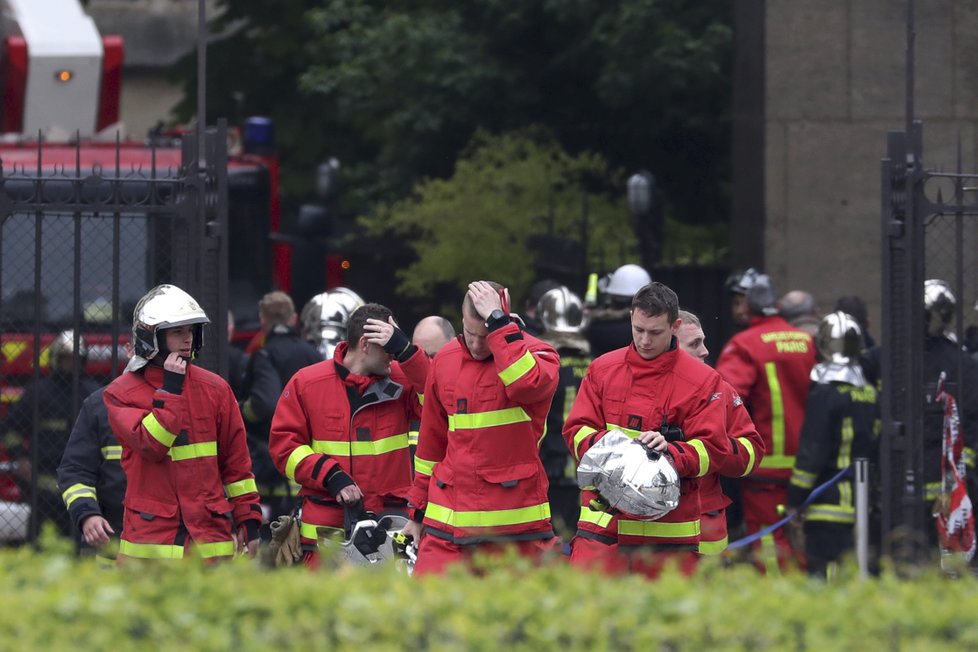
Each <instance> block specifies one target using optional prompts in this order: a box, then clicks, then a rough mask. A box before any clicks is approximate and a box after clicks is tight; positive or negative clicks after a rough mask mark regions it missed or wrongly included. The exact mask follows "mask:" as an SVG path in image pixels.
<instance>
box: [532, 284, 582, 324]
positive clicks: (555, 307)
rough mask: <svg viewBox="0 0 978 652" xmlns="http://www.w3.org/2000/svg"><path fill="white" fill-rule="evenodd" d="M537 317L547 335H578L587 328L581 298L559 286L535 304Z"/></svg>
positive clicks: (548, 291)
mask: <svg viewBox="0 0 978 652" xmlns="http://www.w3.org/2000/svg"><path fill="white" fill-rule="evenodd" d="M537 317H538V318H539V319H540V323H541V324H543V328H544V330H545V331H547V332H548V333H574V334H576V333H580V332H581V331H583V330H584V329H585V328H587V323H588V318H587V315H586V314H584V302H582V301H581V298H580V297H579V296H577V295H576V294H574V293H573V292H571V291H570V290H568V289H567V288H566V287H565V286H563V285H560V286H558V287H555V288H553V289H552V290H547V291H546V292H544V293H543V296H542V297H540V301H539V302H537Z"/></svg>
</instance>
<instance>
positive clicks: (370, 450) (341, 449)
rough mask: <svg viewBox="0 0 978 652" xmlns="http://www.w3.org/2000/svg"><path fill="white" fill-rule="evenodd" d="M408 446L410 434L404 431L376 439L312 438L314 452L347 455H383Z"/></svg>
mask: <svg viewBox="0 0 978 652" xmlns="http://www.w3.org/2000/svg"><path fill="white" fill-rule="evenodd" d="M407 447H408V434H407V433H406V432H402V433H401V434H399V435H391V436H390V437H384V438H383V439H378V440H376V441H354V442H349V441H324V440H321V439H313V440H312V451H313V452H314V453H324V454H326V455H339V456H343V457H347V456H350V455H383V454H384V453H391V452H393V451H399V450H404V449H405V448H407Z"/></svg>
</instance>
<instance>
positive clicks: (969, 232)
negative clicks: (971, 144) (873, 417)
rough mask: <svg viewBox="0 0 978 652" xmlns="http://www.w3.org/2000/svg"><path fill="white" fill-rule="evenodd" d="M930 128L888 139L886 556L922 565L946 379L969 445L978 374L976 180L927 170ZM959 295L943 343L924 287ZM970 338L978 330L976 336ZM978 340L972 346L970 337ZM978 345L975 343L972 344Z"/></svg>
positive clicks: (932, 549) (917, 126)
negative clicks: (928, 283)
mask: <svg viewBox="0 0 978 652" xmlns="http://www.w3.org/2000/svg"><path fill="white" fill-rule="evenodd" d="M922 143H923V126H922V124H921V123H920V122H914V123H912V127H911V129H910V130H909V132H895V133H891V134H890V135H889V140H888V146H887V157H886V158H884V159H883V161H882V184H881V186H882V224H881V227H882V255H883V256H882V259H883V274H882V280H883V283H882V285H883V287H882V296H883V311H882V322H883V323H882V333H883V348H882V365H881V381H882V391H881V394H880V408H881V425H882V429H881V449H880V478H881V489H882V491H881V530H882V549H883V552H884V554H887V555H888V556H891V557H893V558H895V559H906V560H911V561H923V560H926V559H930V558H932V557H936V556H937V555H938V554H939V549H938V545H937V536H936V527H935V523H934V518H933V516H932V513H933V511H934V506H935V500H936V499H937V495H936V494H939V493H940V484H939V482H937V483H935V477H938V478H939V468H935V464H936V465H939V464H940V459H939V455H940V442H941V437H942V422H943V419H942V416H941V414H940V406H939V405H938V404H937V403H936V402H935V400H934V399H935V389H936V383H937V380H938V378H937V377H938V375H939V372H940V371H944V372H946V373H947V375H948V390H949V392H950V393H951V394H952V395H953V396H955V398H956V399H958V404H959V408H960V409H961V411H962V417H963V418H962V429H963V434H964V436H965V438H966V440H967V441H968V444H969V445H971V446H973V445H974V444H975V443H976V441H978V438H976V436H978V432H975V430H976V426H978V423H976V417H978V414H975V412H976V410H978V405H972V403H973V401H969V400H968V397H969V396H974V395H975V393H976V392H978V386H976V384H978V367H976V366H975V365H976V363H975V360H974V359H973V357H972V356H973V351H969V350H968V347H967V346H965V345H966V344H968V343H969V340H968V338H967V336H966V334H967V333H968V332H969V327H973V326H974V324H975V322H976V321H978V320H976V313H975V310H974V307H975V302H976V299H978V221H976V219H975V218H976V217H978V195H976V189H978V188H976V187H978V175H976V174H969V173H964V172H963V171H962V170H961V165H960V156H959V164H958V170H957V172H953V173H945V172H936V171H932V170H928V169H926V168H925V167H924V162H923V146H922ZM927 279H940V280H942V281H944V282H945V283H947V285H948V286H949V287H950V289H951V293H952V294H953V295H954V302H953V308H952V309H951V310H950V313H949V318H948V320H947V325H946V329H945V330H946V332H945V334H944V335H941V336H936V335H935V333H934V332H933V329H934V326H933V322H930V324H931V326H930V332H929V329H928V319H929V317H928V313H927V312H926V311H925V300H924V284H925V280H927ZM971 332H972V334H973V333H974V332H975V329H974V328H972V329H971ZM972 340H973V338H972ZM972 346H973V343H972Z"/></svg>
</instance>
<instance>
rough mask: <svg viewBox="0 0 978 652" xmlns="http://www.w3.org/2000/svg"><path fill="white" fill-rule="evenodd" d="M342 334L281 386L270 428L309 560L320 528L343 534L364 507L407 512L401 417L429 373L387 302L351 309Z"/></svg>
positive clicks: (407, 459) (413, 412) (310, 562)
mask: <svg viewBox="0 0 978 652" xmlns="http://www.w3.org/2000/svg"><path fill="white" fill-rule="evenodd" d="M345 335H346V340H345V341H343V342H340V343H339V344H338V345H337V346H336V349H335V351H334V352H333V356H332V358H331V359H329V360H326V361H324V362H319V363H317V364H314V365H311V366H308V367H304V368H303V369H301V370H299V371H298V372H297V373H296V374H295V375H294V376H293V377H292V379H291V380H290V381H289V382H288V383H287V384H286V386H285V390H284V391H283V392H282V397H281V398H280V399H279V401H278V405H277V407H276V408H275V414H274V416H273V417H272V426H271V432H270V435H269V452H270V453H271V455H272V461H273V462H274V463H275V466H276V468H278V470H279V471H280V472H281V473H283V474H284V475H285V476H286V477H288V479H289V480H291V481H292V482H295V483H297V484H299V485H301V489H300V490H299V497H300V500H301V501H302V502H301V510H302V512H301V526H300V530H299V533H300V537H301V542H302V549H303V552H304V556H305V562H306V565H307V566H309V567H311V568H315V567H317V566H318V565H319V556H318V554H317V553H318V545H317V544H318V540H319V538H320V536H324V535H325V536H326V537H330V536H333V535H335V536H337V537H340V538H341V537H343V536H344V534H350V532H351V526H352V525H353V524H354V523H355V522H357V521H360V520H363V517H364V516H365V515H364V513H363V512H364V511H368V512H372V513H374V514H376V515H378V516H380V515H381V514H382V513H383V512H390V511H396V512H398V513H400V514H404V513H405V512H406V509H407V494H408V490H409V489H410V487H411V455H410V451H409V448H408V446H409V441H408V432H409V422H410V421H411V419H415V418H417V417H418V415H419V411H420V401H419V400H418V395H419V394H420V393H422V392H423V391H424V385H425V380H426V379H427V376H428V366H429V358H428V356H427V355H426V354H425V352H424V351H423V350H421V349H419V348H418V347H416V346H415V345H413V344H411V342H410V340H408V336H407V334H406V333H404V331H402V330H401V329H400V328H399V327H398V326H397V323H396V322H395V321H394V317H393V315H392V314H391V311H390V309H388V308H386V307H385V306H382V305H380V304H376V303H368V304H365V305H363V306H361V307H360V308H357V309H356V310H355V311H354V312H353V314H352V315H350V318H349V321H348V323H347V324H346V327H345ZM344 530H346V531H347V532H346V533H344Z"/></svg>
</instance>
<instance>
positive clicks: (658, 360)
mask: <svg viewBox="0 0 978 652" xmlns="http://www.w3.org/2000/svg"><path fill="white" fill-rule="evenodd" d="M678 356H679V346H678V345H677V342H676V337H675V336H673V338H672V346H671V348H670V349H669V350H668V351H666V352H664V353H660V354H659V355H657V356H656V357H655V358H653V359H652V360H646V359H645V358H643V357H642V356H640V355H639V354H638V351H636V350H635V342H632V343H631V344H629V345H628V351H626V352H625V362H627V363H628V365H629V366H630V367H632V368H635V369H641V370H642V371H643V373H646V374H649V375H653V376H657V375H660V374H664V373H668V372H669V371H671V370H672V368H673V366H675V364H676V359H677V358H678Z"/></svg>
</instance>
